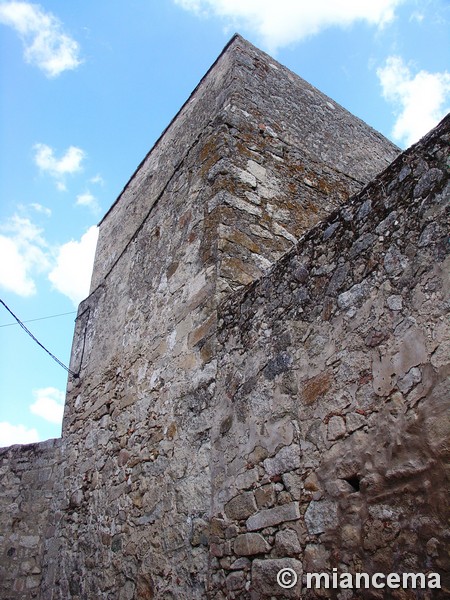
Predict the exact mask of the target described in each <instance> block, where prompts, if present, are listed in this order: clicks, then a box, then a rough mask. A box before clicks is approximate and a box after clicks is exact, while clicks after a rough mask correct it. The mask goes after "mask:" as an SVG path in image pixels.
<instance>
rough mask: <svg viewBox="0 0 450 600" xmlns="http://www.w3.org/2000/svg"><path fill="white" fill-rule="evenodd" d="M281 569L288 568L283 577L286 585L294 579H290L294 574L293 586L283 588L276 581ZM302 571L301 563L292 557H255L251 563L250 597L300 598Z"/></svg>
mask: <svg viewBox="0 0 450 600" xmlns="http://www.w3.org/2000/svg"><path fill="white" fill-rule="evenodd" d="M282 569H290V572H287V573H286V576H285V577H286V578H285V579H284V581H285V582H286V583H287V584H288V585H289V582H290V581H292V582H294V581H295V579H291V577H293V576H294V574H295V576H296V579H297V581H296V583H295V585H294V586H293V587H291V588H283V587H282V586H281V585H280V584H279V583H278V581H277V576H278V574H279V573H280V571H281V570H282ZM302 573H303V571H302V563H301V562H300V561H298V560H295V559H294V558H272V559H266V560H259V559H256V560H254V561H253V563H252V579H251V585H250V592H251V593H252V598H271V597H275V598H301V591H302ZM257 594H259V595H257Z"/></svg>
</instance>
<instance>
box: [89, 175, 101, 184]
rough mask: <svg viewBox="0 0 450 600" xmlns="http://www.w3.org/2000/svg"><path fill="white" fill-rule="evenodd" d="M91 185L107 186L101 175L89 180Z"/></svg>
mask: <svg viewBox="0 0 450 600" xmlns="http://www.w3.org/2000/svg"><path fill="white" fill-rule="evenodd" d="M89 181H90V182H91V183H96V184H97V185H101V186H103V185H105V180H104V179H103V177H102V176H101V175H100V173H98V174H97V175H95V176H94V177H91V178H90V180H89Z"/></svg>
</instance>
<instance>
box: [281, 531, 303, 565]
mask: <svg viewBox="0 0 450 600" xmlns="http://www.w3.org/2000/svg"><path fill="white" fill-rule="evenodd" d="M275 552H276V554H277V556H296V557H297V558H298V557H299V556H300V554H301V552H302V547H301V544H300V542H299V539H298V535H297V532H296V531H294V530H293V529H282V530H281V531H278V532H277V533H276V534H275Z"/></svg>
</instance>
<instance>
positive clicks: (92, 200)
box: [75, 190, 100, 214]
mask: <svg viewBox="0 0 450 600" xmlns="http://www.w3.org/2000/svg"><path fill="white" fill-rule="evenodd" d="M75 204H76V205H77V206H87V207H88V208H90V209H91V211H92V212H93V213H94V214H98V213H99V212H100V205H99V203H98V201H97V198H96V197H95V196H93V195H92V194H91V192H90V191H89V190H88V191H87V192H84V194H79V195H78V196H77V199H76V202H75Z"/></svg>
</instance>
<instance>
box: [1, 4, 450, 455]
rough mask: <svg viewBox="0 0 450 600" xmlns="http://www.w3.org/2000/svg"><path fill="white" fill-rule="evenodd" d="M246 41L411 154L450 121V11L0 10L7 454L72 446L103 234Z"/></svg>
mask: <svg viewBox="0 0 450 600" xmlns="http://www.w3.org/2000/svg"><path fill="white" fill-rule="evenodd" d="M235 32H238V33H240V34H241V35H242V36H244V37H245V38H246V39H248V40H249V41H250V42H252V43H253V44H255V45H256V46H258V47H259V48H261V49H263V50H265V51H266V52H268V53H269V54H271V55H272V56H273V57H274V58H276V59H277V60H278V61H279V62H281V63H282V64H284V65H286V66H287V67H288V68H290V69H291V70H292V71H294V72H295V73H297V74H298V75H300V76H301V77H303V78H304V79H306V80H307V81H309V82H310V83H311V84H312V85H314V86H316V87H317V88H319V89H320V90H321V91H322V92H324V93H325V94H327V95H328V96H330V97H331V98H332V99H333V100H334V101H336V102H338V103H339V104H341V105H342V106H344V107H345V108H346V109H348V110H349V111H350V112H352V113H353V114H355V115H356V116H358V117H360V118H361V119H363V120H364V121H366V122H367V123H368V124H369V125H371V126H372V127H374V128H375V129H377V130H379V131H380V132H381V133H383V134H384V135H385V136H386V137H388V138H389V139H391V140H392V141H394V142H395V143H396V144H398V145H399V146H400V147H401V148H406V147H408V146H409V145H411V144H412V143H414V142H416V141H417V140H418V139H420V137H421V136H422V135H424V134H425V133H426V132H427V131H428V130H429V129H431V128H432V127H433V126H435V125H436V124H437V123H438V122H439V120H440V119H441V118H442V117H443V116H445V114H446V113H447V112H448V111H449V110H450V35H449V32H450V0H370V1H369V0H367V1H363V0H314V2H311V0H277V1H276V2H274V1H273V0H79V1H78V2H61V1H57V0H53V1H51V0H48V1H46V0H45V1H42V2H41V3H39V4H37V3H29V2H10V1H6V0H0V52H1V61H2V68H1V71H0V103H1V104H0V119H1V125H0V299H1V300H2V302H3V303H4V304H0V446H8V445H11V444H16V443H18V444H20V443H31V442H36V441H43V440H46V439H48V438H52V437H59V436H60V434H61V420H62V414H63V407H64V396H65V387H66V383H67V373H66V371H65V370H64V369H63V368H62V367H61V366H60V365H59V364H57V363H56V362H55V361H54V360H53V359H52V358H51V357H50V356H49V355H48V354H47V353H46V352H44V350H43V349H42V348H41V347H40V346H38V345H37V344H36V342H35V341H33V339H31V337H29V336H28V335H27V333H26V332H25V331H24V330H23V329H22V328H21V327H20V326H19V325H18V324H17V323H16V321H15V319H14V318H13V317H12V315H11V314H10V313H9V312H8V311H7V309H6V308H5V306H4V305H6V306H7V307H8V308H9V309H10V310H11V311H12V312H13V313H14V314H15V315H16V316H17V317H18V318H19V319H21V320H22V321H23V322H25V325H26V326H27V327H28V328H29V330H30V331H31V332H32V334H33V335H34V336H35V338H37V339H38V340H39V341H40V343H41V344H42V345H44V346H45V347H46V348H47V349H48V350H49V351H50V352H51V353H52V354H54V355H55V356H56V357H57V358H58V359H59V360H60V361H62V362H63V363H64V364H65V365H68V364H69V360H70V350H71V344H72V336H73V328H74V319H75V317H76V310H77V306H78V304H79V302H80V301H81V300H82V299H84V298H85V297H86V296H87V295H88V293H89V281H90V276H91V272H92V264H93V257H94V252H95V245H96V240H97V232H98V229H97V224H98V222H99V221H100V220H101V218H102V216H103V215H104V214H105V213H106V211H107V210H108V208H109V207H110V206H111V204H113V202H114V201H115V199H116V198H117V196H118V195H119V194H120V192H121V190H122V189H123V187H124V186H125V185H126V183H127V181H128V179H129V178H130V177H131V175H132V174H133V172H134V170H135V169H136V167H137V166H138V165H139V163H140V162H141V160H142V159H143V158H144V156H145V155H146V154H147V152H148V151H149V150H150V148H151V147H152V146H153V144H154V142H155V141H156V140H157V138H158V137H159V135H160V134H161V132H162V131H163V130H164V129H165V127H166V126H167V125H168V123H169V122H170V120H171V119H172V118H173V116H174V115H175V114H176V113H177V111H178V110H179V108H180V107H181V106H182V104H183V103H184V101H185V100H186V99H187V98H188V96H189V94H190V93H191V91H192V90H193V89H194V88H195V86H196V85H197V83H198V82H199V80H200V79H201V77H202V76H203V75H204V74H205V72H206V71H207V70H208V68H209V67H210V66H211V64H212V63H213V62H214V60H215V59H216V58H217V56H218V55H219V53H220V52H221V50H222V49H223V47H224V46H225V45H226V43H227V42H228V40H229V39H230V38H231V36H232V35H233V34H234V33H235Z"/></svg>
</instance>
